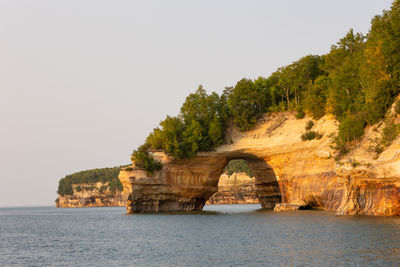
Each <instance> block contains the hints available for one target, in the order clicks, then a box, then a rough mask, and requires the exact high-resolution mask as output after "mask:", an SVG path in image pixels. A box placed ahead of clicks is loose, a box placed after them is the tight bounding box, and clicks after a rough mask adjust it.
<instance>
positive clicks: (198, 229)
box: [0, 205, 400, 266]
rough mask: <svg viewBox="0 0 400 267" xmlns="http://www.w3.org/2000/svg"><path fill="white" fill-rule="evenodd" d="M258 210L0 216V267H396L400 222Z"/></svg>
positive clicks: (32, 211) (26, 211) (8, 211)
mask: <svg viewBox="0 0 400 267" xmlns="http://www.w3.org/2000/svg"><path fill="white" fill-rule="evenodd" d="M258 209H259V205H215V206H206V207H205V209H204V210H205V212H201V213H196V214H144V215H126V214H125V209H124V208H78V209H56V208H53V207H40V208H39V207H38V208H1V209H0V266H8V265H18V266H21V265H22V266H46V265H51V266H54V265H57V266H123V265H130V266H242V265H247V266H287V265H289V266H298V265H300V266H305V265H311V266H339V265H340V266H357V265H359V266H399V263H400V218H399V217H395V218H390V217H386V218H382V217H381V218H376V217H364V216H360V217H345V216H335V215H333V214H331V213H327V212H322V211H297V212H285V213H274V212H272V211H260V210H258Z"/></svg>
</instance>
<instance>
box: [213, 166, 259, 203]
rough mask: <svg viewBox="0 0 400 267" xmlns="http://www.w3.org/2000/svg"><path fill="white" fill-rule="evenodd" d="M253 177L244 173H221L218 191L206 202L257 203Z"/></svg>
mask: <svg viewBox="0 0 400 267" xmlns="http://www.w3.org/2000/svg"><path fill="white" fill-rule="evenodd" d="M255 180H256V178H255V177H249V176H248V175H247V174H246V173H242V172H240V173H233V174H232V175H227V174H222V175H221V177H220V178H219V182H218V192H217V193H215V194H214V195H212V196H211V197H210V198H209V199H208V201H207V203H206V204H254V203H259V201H258V198H257V195H256V191H255Z"/></svg>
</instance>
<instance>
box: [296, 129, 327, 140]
mask: <svg viewBox="0 0 400 267" xmlns="http://www.w3.org/2000/svg"><path fill="white" fill-rule="evenodd" d="M300 138H301V140H303V141H310V140H313V139H321V138H322V134H320V133H319V132H316V131H307V132H305V133H303V134H302V135H301V136H300Z"/></svg>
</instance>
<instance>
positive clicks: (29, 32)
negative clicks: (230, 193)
mask: <svg viewBox="0 0 400 267" xmlns="http://www.w3.org/2000/svg"><path fill="white" fill-rule="evenodd" d="M391 2H392V1H389V0H379V1H377V0H352V1H349V0H336V1H328V0H303V1H299V0H282V1H272V0H264V1H256V0H249V1H243V0H242V1H235V0H219V1H215V0H203V1H188V0H182V1H176V0H169V1H165V0H159V1H154V0H147V1H111V0H110V1H100V0H92V1H87V0H79V1H72V0H71V1H67V0H64V1H54V0H48V1H41V0H38V1H27V0H26V1H24V0H19V1H15V0H9V1H5V0H0V207H7V206H50V205H54V200H55V199H56V198H57V193H56V191H57V186H58V180H59V179H61V178H63V177H65V175H67V174H71V173H74V172H76V171H80V170H86V169H91V168H102V167H111V166H119V165H124V164H128V163H129V162H130V154H131V152H132V150H133V149H135V148H136V147H137V146H139V145H140V144H142V143H143V142H144V140H145V138H146V136H147V135H148V134H149V132H150V131H151V130H152V129H153V128H155V127H156V126H157V125H158V123H159V122H160V121H161V120H163V119H164V118H165V116H166V115H167V114H169V115H177V114H178V113H179V109H180V106H181V104H182V103H183V102H184V101H185V98H186V96H187V95H188V94H190V93H192V92H194V91H195V90H196V89H197V87H198V86H199V85H200V84H202V85H203V86H204V88H205V89H206V90H207V91H208V92H209V93H210V92H212V91H216V92H218V93H220V92H222V90H223V89H224V88H225V87H226V86H233V85H235V83H236V82H237V81H239V80H240V79H242V78H243V77H246V78H252V79H254V78H257V77H259V76H264V77H267V76H268V75H270V74H271V73H272V72H274V71H275V70H276V69H277V68H278V67H281V66H285V65H288V64H290V63H292V62H293V61H295V60H297V59H299V58H300V57H302V56H305V55H308V54H320V55H321V54H325V53H327V52H329V49H330V47H331V45H333V44H335V43H336V42H337V41H338V40H339V39H340V38H342V37H343V36H344V35H345V34H346V32H347V31H348V30H349V29H350V28H353V29H354V30H355V31H356V32H362V33H364V34H366V33H368V30H369V27H370V21H371V19H372V18H373V17H374V15H377V14H381V12H382V10H383V9H388V8H390V5H391Z"/></svg>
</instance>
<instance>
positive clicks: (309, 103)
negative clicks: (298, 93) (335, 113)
mask: <svg viewBox="0 0 400 267" xmlns="http://www.w3.org/2000/svg"><path fill="white" fill-rule="evenodd" d="M330 82H331V80H330V78H329V77H328V76H324V75H321V76H319V77H318V78H317V79H316V80H315V81H314V83H313V84H312V86H310V87H309V88H308V91H307V93H306V96H305V99H304V102H305V103H304V105H305V108H306V110H307V113H309V114H310V115H311V116H312V117H313V118H314V119H316V120H318V119H320V118H321V117H322V116H324V115H325V107H326V99H327V96H328V93H329V88H330Z"/></svg>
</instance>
